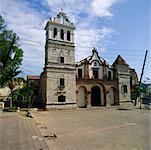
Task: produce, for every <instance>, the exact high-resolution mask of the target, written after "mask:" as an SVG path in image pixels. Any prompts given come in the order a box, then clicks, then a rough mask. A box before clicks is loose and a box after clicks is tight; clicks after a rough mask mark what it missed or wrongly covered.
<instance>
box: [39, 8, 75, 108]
mask: <svg viewBox="0 0 151 150" xmlns="http://www.w3.org/2000/svg"><path fill="white" fill-rule="evenodd" d="M74 29H75V28H74V26H73V23H71V22H70V21H69V20H68V18H67V16H66V15H65V13H64V12H63V11H61V12H59V13H58V14H57V16H56V17H54V18H52V19H50V20H49V21H48V22H47V24H46V27H45V30H46V45H45V67H44V72H43V73H42V75H41V79H42V80H41V82H42V83H41V84H42V87H41V89H42V90H43V92H42V97H43V98H44V101H45V104H46V107H47V108H48V107H54V106H55V105H57V106H58V105H60V106H62V105H68V106H74V105H75V104H76V79H75V48H74V47H75V46H74V33H73V31H74Z"/></svg>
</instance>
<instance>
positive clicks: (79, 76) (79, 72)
mask: <svg viewBox="0 0 151 150" xmlns="http://www.w3.org/2000/svg"><path fill="white" fill-rule="evenodd" d="M78 78H82V69H78Z"/></svg>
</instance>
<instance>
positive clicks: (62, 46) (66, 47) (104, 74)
mask: <svg viewBox="0 0 151 150" xmlns="http://www.w3.org/2000/svg"><path fill="white" fill-rule="evenodd" d="M45 30H46V44H45V65H44V70H43V72H42V73H41V76H40V90H39V91H40V95H41V99H42V102H43V105H44V107H46V108H52V107H63V106H64V107H69V108H73V107H79V108H84V107H94V106H95V107H96V106H97V107H99V106H113V105H120V104H122V103H125V102H131V95H132V92H133V89H134V87H135V85H136V84H138V79H137V74H136V72H135V70H134V69H132V68H130V67H129V65H128V64H127V63H126V62H125V61H124V59H123V58H122V57H121V56H120V55H119V56H118V57H117V59H116V60H115V62H113V64H112V65H110V64H108V63H107V61H105V60H104V59H103V58H101V57H100V56H99V54H98V52H97V50H96V49H95V48H93V49H92V55H91V56H88V57H87V58H85V59H83V60H81V61H79V62H77V63H75V45H74V30H75V27H74V25H73V23H71V22H70V21H69V19H68V18H67V16H66V14H65V13H64V12H62V11H61V12H59V13H58V14H57V16H56V17H54V18H50V20H49V21H48V22H47V24H46V27H45Z"/></svg>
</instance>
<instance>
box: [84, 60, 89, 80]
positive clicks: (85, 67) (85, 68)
mask: <svg viewBox="0 0 151 150" xmlns="http://www.w3.org/2000/svg"><path fill="white" fill-rule="evenodd" d="M84 79H89V62H88V61H87V60H86V61H85V62H84Z"/></svg>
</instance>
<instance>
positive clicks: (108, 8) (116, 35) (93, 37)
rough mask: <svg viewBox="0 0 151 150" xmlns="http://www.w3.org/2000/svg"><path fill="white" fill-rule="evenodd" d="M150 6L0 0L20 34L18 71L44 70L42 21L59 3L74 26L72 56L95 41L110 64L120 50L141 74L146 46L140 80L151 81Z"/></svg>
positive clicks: (124, 0)
mask: <svg viewBox="0 0 151 150" xmlns="http://www.w3.org/2000/svg"><path fill="white" fill-rule="evenodd" d="M150 7H151V2H150V0H0V15H2V17H3V18H4V20H5V23H6V24H7V27H8V29H11V30H13V31H14V32H15V33H17V35H18V36H19V38H20V41H19V44H20V47H21V48H22V49H23V50H24V60H23V64H22V66H21V70H22V76H26V75H40V73H41V72H42V71H43V67H44V60H45V53H44V52H45V49H44V46H45V30H44V27H45V25H46V23H47V21H48V20H49V18H53V17H55V16H56V14H57V13H58V12H59V11H60V10H61V8H62V9H63V11H64V13H65V14H66V15H67V17H68V18H69V20H70V21H71V22H73V23H74V26H75V27H76V30H75V57H76V61H79V60H81V59H83V58H85V57H87V56H89V55H91V53H92V49H93V47H95V48H96V49H97V51H98V53H99V56H100V57H102V58H104V59H105V60H106V61H107V62H108V63H109V64H110V65H112V64H113V62H114V61H115V59H116V57H117V56H118V55H121V56H122V58H123V59H124V60H125V61H126V62H127V64H129V66H130V67H131V68H134V69H135V70H136V72H137V74H138V77H140V74H141V71H142V66H143V61H144V56H145V51H146V50H148V56H147V59H146V65H145V70H144V74H143V81H146V82H151V37H150V35H151V27H150V25H151V8H150ZM146 78H149V79H150V81H149V80H148V79H146Z"/></svg>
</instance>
